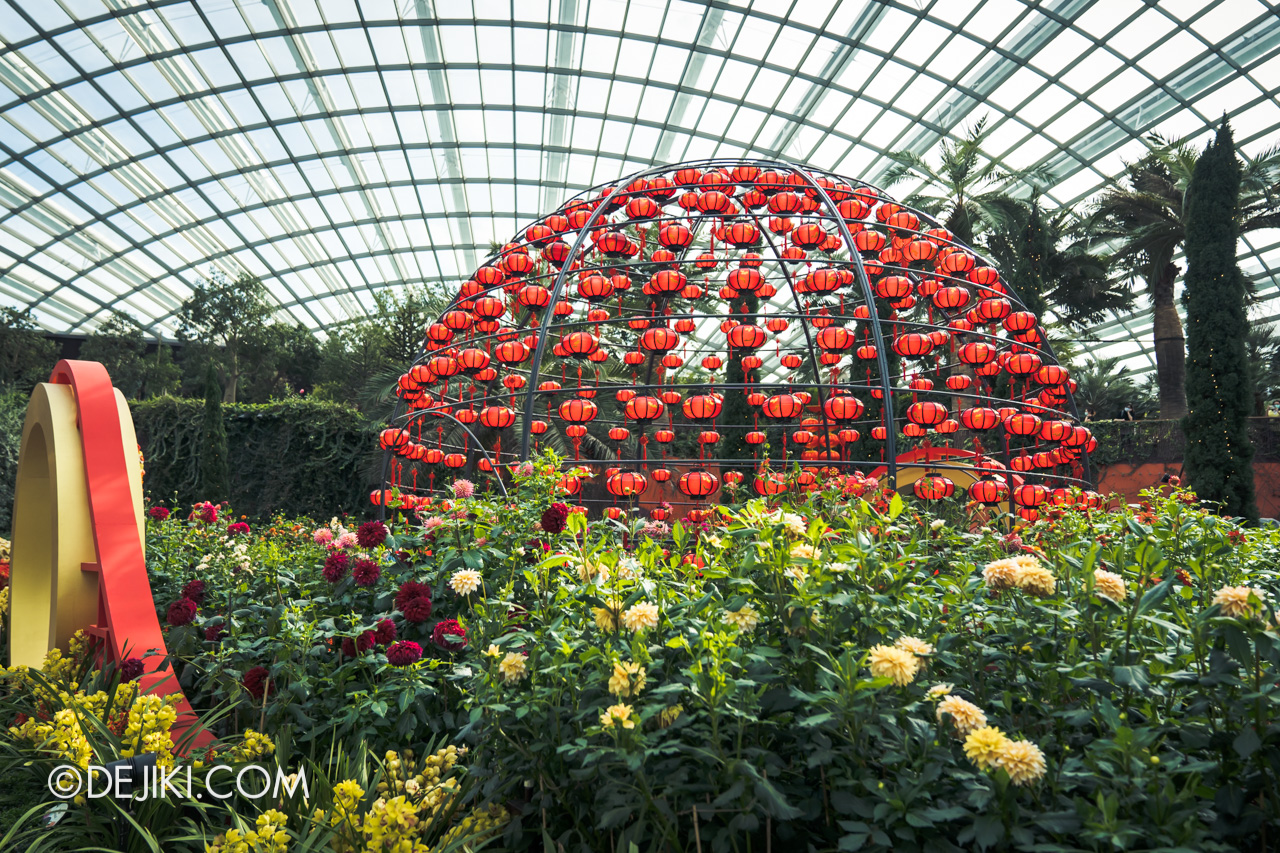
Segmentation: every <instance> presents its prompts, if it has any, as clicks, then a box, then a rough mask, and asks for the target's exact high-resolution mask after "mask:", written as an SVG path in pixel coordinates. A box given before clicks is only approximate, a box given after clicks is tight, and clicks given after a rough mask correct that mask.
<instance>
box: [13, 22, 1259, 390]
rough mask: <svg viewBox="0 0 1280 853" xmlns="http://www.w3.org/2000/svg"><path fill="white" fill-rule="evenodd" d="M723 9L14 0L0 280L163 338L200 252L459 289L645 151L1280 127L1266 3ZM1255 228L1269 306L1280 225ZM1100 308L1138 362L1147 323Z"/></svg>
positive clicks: (1086, 157) (1025, 156)
mask: <svg viewBox="0 0 1280 853" xmlns="http://www.w3.org/2000/svg"><path fill="white" fill-rule="evenodd" d="M731 6H732V7H729V6H726V5H722V4H716V5H710V4H702V3H694V2H688V1H687V0H592V2H590V3H587V2H585V0H573V2H563V3H562V2H558V0H557V2H550V0H526V2H521V3H514V4H513V3H510V2H508V0H476V2H474V3H471V2H461V0H460V2H450V3H443V2H435V3H426V4H417V3H410V2H394V0H360V2H357V0H325V2H323V3H319V4H315V3H299V2H294V0H265V2H253V3H238V2H229V0H161V1H160V2H158V3H153V4H146V5H142V6H138V5H127V4H126V5H125V6H123V7H121V8H122V9H123V10H124V11H123V12H122V13H118V14H114V15H113V14H112V13H109V12H108V8H107V6H106V5H104V4H103V3H102V2H101V0H59V2H55V3H45V2H38V0H0V39H3V44H0V118H3V121H0V197H2V198H3V199H4V200H5V204H6V207H5V212H4V213H0V232H3V234H4V235H5V240H4V241H3V243H4V246H3V251H4V254H5V257H6V266H7V268H8V271H7V274H6V276H5V277H4V279H3V280H0V302H3V303H5V304H10V303H14V304H21V303H22V301H23V300H30V301H35V300H41V301H40V303H39V312H38V313H39V319H40V322H42V323H44V324H45V325H46V326H47V327H48V328H50V329H57V330H66V329H80V328H90V327H93V326H94V325H96V324H97V323H99V322H101V318H102V316H104V314H103V312H104V306H113V305H117V304H118V305H119V306H120V307H122V308H124V309H126V310H129V311H131V312H133V313H135V314H136V315H137V316H138V317H139V318H140V320H142V322H144V323H147V324H150V325H149V333H150V332H153V331H154V332H155V333H159V334H166V335H167V334H171V333H172V330H173V326H174V321H173V312H174V311H175V310H176V308H177V306H178V304H179V301H180V299H181V296H182V295H183V294H186V293H188V292H189V286H188V284H187V282H188V281H189V280H191V279H192V278H193V277H194V276H195V275H197V274H204V271H206V270H207V269H208V267H209V264H210V263H211V262H212V263H216V264H217V265H218V267H219V268H222V269H225V270H228V271H234V270H235V269H247V270H253V271H258V272H260V273H262V274H263V275H264V277H265V278H266V279H267V280H268V286H269V288H270V290H271V292H272V293H273V294H275V296H276V298H277V299H278V300H279V301H280V304H281V306H283V307H284V310H285V312H286V313H285V314H282V316H289V317H291V318H294V319H297V320H299V321H301V322H303V323H305V324H307V325H309V326H313V327H315V328H317V329H323V328H324V327H325V326H328V325H331V324H337V323H341V322H344V321H346V320H349V319H350V318H351V317H352V316H353V313H352V312H359V311H361V308H360V305H361V302H362V300H360V299H359V298H353V295H352V292H351V288H354V289H355V290H356V292H357V294H358V293H359V292H360V291H362V290H364V289H375V290H378V289H382V288H386V287H398V286H401V284H402V283H403V281H404V280H405V279H406V278H411V279H414V280H417V279H418V278H422V279H424V280H425V281H426V283H427V284H429V285H437V284H438V285H441V286H452V285H454V284H456V281H455V278H456V277H457V276H458V275H461V274H465V273H466V272H469V270H468V269H466V267H467V266H469V265H470V263H471V260H470V259H471V258H472V257H476V256H483V255H484V254H485V253H487V251H488V244H489V241H490V240H497V241H503V240H505V239H506V238H507V237H508V236H510V232H511V230H512V229H514V228H515V227H517V223H518V222H519V223H524V222H526V221H527V220H529V219H531V218H534V217H536V216H537V215H538V214H539V213H540V212H544V210H545V208H547V207H548V206H549V205H551V204H554V203H556V202H558V201H559V200H560V199H563V198H565V197H567V196H569V195H571V194H573V193H574V192H576V191H577V190H578V189H581V188H584V187H587V186H589V185H591V184H592V183H595V182H606V181H612V180H614V179H616V178H618V177H619V176H620V174H621V173H623V172H624V171H626V170H630V169H639V168H643V167H646V166H649V165H651V164H652V163H653V162H655V161H657V162H671V161H676V160H679V159H683V158H693V157H707V156H717V155H718V156H728V155H736V154H739V153H740V152H742V151H744V150H747V149H750V150H753V151H756V152H759V154H760V155H761V156H764V157H787V158H803V159H808V160H810V161H811V162H812V163H813V165H815V166H819V167H827V168H834V169H837V170H839V171H842V172H844V173H846V174H848V175H849V176H850V177H854V178H863V179H867V180H869V181H871V182H872V183H876V182H878V181H879V180H880V179H882V178H883V174H884V170H885V169H887V168H888V165H889V161H888V160H887V159H886V158H885V157H884V156H883V155H884V152H886V151H889V150H893V149H898V148H907V149H909V150H911V151H913V152H915V153H918V154H920V155H922V156H925V157H926V158H929V157H932V156H934V154H933V151H934V150H935V148H936V144H937V142H938V140H939V139H940V138H943V137H947V136H950V137H953V138H954V137H957V136H959V135H961V134H963V133H964V132H965V130H966V129H967V128H968V127H970V126H971V125H972V123H973V122H974V121H976V120H978V119H979V118H981V117H983V116H987V117H988V119H989V122H988V127H989V129H990V133H989V136H988V137H987V139H986V141H985V143H984V150H985V152H986V153H987V154H988V155H989V156H992V157H994V158H996V159H997V161H998V163H999V165H1000V166H1002V167H1005V168H1032V167H1037V166H1044V167H1048V168H1051V169H1052V170H1053V171H1054V172H1055V174H1056V175H1057V177H1058V180H1057V181H1056V183H1055V184H1054V185H1053V186H1051V187H1049V188H1048V189H1047V191H1046V198H1047V200H1048V201H1050V202H1059V203H1066V202H1074V201H1080V200H1084V199H1088V198H1090V197H1091V196H1093V195H1094V194H1096V193H1097V192H1098V191H1099V189H1100V188H1102V187H1104V186H1105V185H1106V184H1107V183H1108V181H1109V180H1110V179H1112V178H1114V177H1115V176H1116V175H1117V174H1119V173H1120V172H1121V170H1122V169H1123V168H1124V164H1125V163H1126V162H1127V161H1130V160H1132V159H1134V158H1135V157H1137V156H1140V155H1141V152H1142V151H1143V150H1145V149H1144V148H1143V147H1142V143H1141V140H1142V138H1143V136H1144V135H1145V134H1148V133H1151V132H1161V133H1164V134H1168V135H1173V136H1185V137H1187V138H1190V139H1193V140H1197V144H1199V142H1198V141H1199V140H1202V139H1203V138H1204V135H1205V133H1206V132H1207V129H1208V128H1209V127H1210V126H1211V125H1212V123H1213V122H1214V121H1216V120H1217V118H1218V117H1219V116H1220V115H1221V114H1222V113H1223V111H1224V110H1225V111H1226V112H1227V113H1228V114H1229V115H1230V117H1231V119H1232V122H1233V126H1234V128H1235V129H1236V133H1237V139H1238V141H1239V143H1240V145H1241V148H1242V150H1244V151H1245V152H1257V151H1259V150H1261V149H1263V148H1266V147H1267V146H1269V145H1274V144H1276V143H1277V142H1280V106H1277V103H1278V102H1280V99H1278V96H1280V24H1277V21H1276V19H1275V18H1274V13H1273V12H1272V11H1270V10H1269V7H1268V6H1267V5H1266V4H1263V3H1261V2H1258V0H1220V2H1216V3H1208V4H1206V3H1203V2H1194V0H1161V2H1160V3H1158V4H1151V3H1143V2H1141V0H1069V2H1053V3H1049V2H1043V0H1039V2H1036V0H917V2H912V3H899V4H882V3H873V2H869V0H843V2H837V0H808V2H803V3H795V2H791V0H776V2H773V0H770V2H765V0H754V2H750V3H747V2H743V3H737V2H735V3H733V4H731ZM112 8H115V6H113V7H112ZM422 9H425V10H426V12H421V11H420V10H422ZM420 15H427V16H428V17H425V18H420V17H419V16H420ZM562 16H563V18H562ZM90 21H92V23H89V22H90ZM31 22H33V23H34V25H33V23H31ZM549 22H550V23H549ZM57 28H64V30H65V31H62V32H58V33H57V35H53V34H52V33H53V31H54V30H55V29H57ZM990 45H996V49H992V48H991V47H989V46H990ZM1241 69H1244V72H1246V73H1242V71H1241ZM909 189H910V188H909V187H906V186H905V185H904V187H903V188H902V190H904V191H906V190H909ZM459 244H462V245H459ZM1242 252H1243V253H1244V257H1243V259H1242V265H1243V266H1244V268H1245V269H1246V270H1247V271H1248V272H1249V273H1250V274H1251V275H1254V276H1255V277H1256V278H1257V279H1258V280H1259V282H1260V285H1259V286H1260V287H1261V288H1262V292H1263V293H1264V296H1263V301H1262V304H1261V306H1260V307H1259V309H1258V311H1259V315H1260V316H1276V315H1280V281H1277V278H1276V272H1275V266H1276V265H1277V263H1280V233H1271V232H1266V233H1263V234H1254V235H1250V238H1249V240H1248V241H1247V242H1246V243H1242ZM42 290H43V291H50V292H51V293H52V295H49V294H42V293H41V291H42ZM331 291H335V292H331ZM313 296H314V297H318V298H315V299H311V297H313ZM298 299H309V300H310V301H308V302H307V303H306V304H305V305H299V304H297V300H298ZM15 300H16V303H15ZM363 301H364V302H365V303H367V300H363ZM1099 329H1100V330H1103V329H1105V330H1106V332H1105V333H1106V334H1107V335H1110V336H1111V337H1110V338H1108V340H1112V339H1114V340H1117V341H1120V342H1119V343H1109V344H1106V345H1105V346H1106V347H1108V348H1110V349H1111V350H1114V351H1116V352H1117V353H1119V354H1121V355H1123V356H1126V357H1127V356H1129V355H1135V357H1136V358H1137V359H1139V361H1141V360H1143V359H1146V361H1147V364H1146V366H1144V367H1142V368H1141V369H1149V358H1148V357H1147V356H1146V355H1145V350H1144V348H1148V347H1149V343H1148V342H1147V338H1149V332H1150V323H1149V320H1146V319H1145V318H1144V317H1138V318H1137V319H1129V320H1127V321H1126V323H1121V322H1120V321H1119V319H1118V318H1117V319H1113V320H1110V321H1108V322H1107V323H1103V324H1100V326H1099ZM1126 329H1129V330H1132V331H1133V332H1134V333H1135V334H1141V335H1144V336H1145V337H1143V338H1142V339H1141V340H1138V341H1134V340H1131V339H1129V337H1128V334H1129V332H1128V331H1126ZM1082 337H1088V334H1083V335H1082Z"/></svg>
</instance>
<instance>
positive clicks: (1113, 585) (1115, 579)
mask: <svg viewBox="0 0 1280 853" xmlns="http://www.w3.org/2000/svg"><path fill="white" fill-rule="evenodd" d="M1093 589H1094V591H1095V592H1096V593H1098V595H1100V596H1102V597H1103V598H1109V599H1111V600H1112V601H1124V600H1125V597H1126V596H1127V595H1128V591H1127V590H1126V589H1125V585H1124V578H1122V577H1120V576H1119V575H1118V574H1116V573H1115V572H1109V571H1107V570H1106V569H1094V570H1093Z"/></svg>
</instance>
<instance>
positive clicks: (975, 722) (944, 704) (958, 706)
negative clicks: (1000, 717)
mask: <svg viewBox="0 0 1280 853" xmlns="http://www.w3.org/2000/svg"><path fill="white" fill-rule="evenodd" d="M945 714H950V715H951V723H952V724H953V725H954V726H955V727H956V732H957V733H958V734H961V735H967V734H969V732H972V731H974V730H975V729H980V728H982V727H983V726H985V725H986V724H987V715H986V714H985V713H984V712H983V710H982V709H981V708H979V707H978V706H977V705H975V704H973V703H972V702H970V701H968V700H967V699H961V698H960V697H959V696H948V697H946V698H945V699H943V700H942V701H941V702H939V703H938V722H942V718H943V715H945Z"/></svg>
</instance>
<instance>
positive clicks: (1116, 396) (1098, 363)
mask: <svg viewBox="0 0 1280 853" xmlns="http://www.w3.org/2000/svg"><path fill="white" fill-rule="evenodd" d="M1071 375H1072V376H1073V377H1074V378H1075V380H1076V392H1075V394H1074V396H1075V400H1076V405H1077V406H1079V407H1080V411H1081V412H1093V413H1094V415H1095V416H1096V417H1098V418H1100V419H1102V420H1109V419H1111V418H1117V417H1119V416H1120V411H1121V410H1122V409H1123V408H1124V407H1125V406H1129V405H1133V403H1134V399H1135V398H1136V397H1137V396H1138V395H1139V391H1138V387H1137V386H1136V385H1135V384H1134V381H1133V377H1132V376H1129V369H1128V368H1126V367H1120V359H1119V358H1101V359H1092V360H1090V361H1089V362H1087V363H1085V364H1083V365H1079V366H1077V367H1076V368H1075V369H1074V370H1072V371H1071ZM1135 408H1136V406H1135Z"/></svg>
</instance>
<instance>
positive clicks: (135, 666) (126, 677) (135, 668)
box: [120, 658, 143, 681]
mask: <svg viewBox="0 0 1280 853" xmlns="http://www.w3.org/2000/svg"><path fill="white" fill-rule="evenodd" d="M142 672H143V666H142V659H141V658H126V659H125V662H124V663H122V664H120V680H121V681H133V680H134V679H136V678H137V677H138V676H140V675H142Z"/></svg>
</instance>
